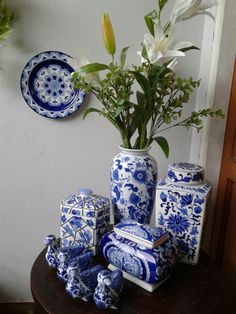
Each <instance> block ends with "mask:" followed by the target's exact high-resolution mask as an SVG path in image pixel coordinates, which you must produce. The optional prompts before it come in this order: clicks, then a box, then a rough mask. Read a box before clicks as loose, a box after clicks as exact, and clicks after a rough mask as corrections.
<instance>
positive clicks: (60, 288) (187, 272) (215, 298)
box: [31, 250, 235, 314]
mask: <svg viewBox="0 0 236 314" xmlns="http://www.w3.org/2000/svg"><path fill="white" fill-rule="evenodd" d="M44 256H45V250H43V251H42V252H41V253H40V255H39V256H38V257H37V259H36V260H35V262H34V265H33V267H32V270H31V291H32V295H33V298H34V301H35V310H36V313H51V314H67V313H68V314H74V313H76V314H82V313H86V314H90V313H91V314H93V313H113V314H115V313H116V312H120V313H124V314H126V313H127V314H132V313H135V314H148V313H155V314H165V313H166V314H167V313H168V314H175V313H176V314H177V313H179V314H180V313H181V314H185V313H186V314H195V313H197V314H199V313H200V314H203V313H207V314H211V313H224V314H226V312H225V311H224V310H223V309H222V295H223V288H224V287H223V283H222V275H221V272H220V271H219V269H218V268H217V267H216V266H215V264H214V263H213V261H212V260H211V259H210V258H209V257H208V256H207V255H206V254H205V253H203V252H202V254H201V257H200V261H199V263H198V265H197V266H190V265H185V264H178V265H177V266H176V268H175V271H174V273H173V274H172V276H171V277H170V278H169V279H168V280H167V281H166V282H165V283H163V284H162V285H161V286H160V287H159V288H158V289H157V290H156V291H155V292H153V293H149V292H146V291H145V290H143V289H141V288H139V287H137V286H136V285H134V284H132V283H131V282H129V281H127V280H125V284H124V289H123V292H122V294H121V296H120V306H119V310H118V311H115V310H111V309H108V310H100V309H98V308H97V307H96V305H95V304H94V303H93V301H92V300H91V301H90V302H88V303H87V302H84V301H82V300H79V299H72V298H71V297H70V296H69V295H67V293H66V291H65V284H64V283H63V282H62V281H60V280H59V279H58V278H57V275H56V270H55V269H51V268H50V267H48V265H47V263H46V261H45V259H44ZM94 260H95V262H96V263H101V262H102V263H104V262H103V259H102V258H99V257H96V258H95V259H94ZM220 309H221V310H220ZM227 313H228V312H227ZM229 313H230V312H229ZM232 313H235V312H232Z"/></svg>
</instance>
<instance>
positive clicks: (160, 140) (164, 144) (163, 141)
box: [154, 136, 170, 158]
mask: <svg viewBox="0 0 236 314" xmlns="http://www.w3.org/2000/svg"><path fill="white" fill-rule="evenodd" d="M154 140H155V141H156V142H157V144H158V145H159V146H160V148H161V149H162V151H163V153H164V154H165V156H166V158H168V157H169V152H170V149H169V144H168V142H167V140H166V139H165V138H164V137H163V136H157V137H155V138H154Z"/></svg>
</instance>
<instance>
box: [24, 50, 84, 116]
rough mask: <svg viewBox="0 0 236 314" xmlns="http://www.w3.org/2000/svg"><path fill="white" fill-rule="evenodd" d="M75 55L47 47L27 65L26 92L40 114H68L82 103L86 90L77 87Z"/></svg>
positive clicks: (29, 103) (26, 97) (30, 104)
mask: <svg viewBox="0 0 236 314" xmlns="http://www.w3.org/2000/svg"><path fill="white" fill-rule="evenodd" d="M71 59H72V58H71V57H70V56H69V55H67V54H65V53H62V52H59V51H45V52H41V53H39V54H37V55H36V56H34V57H33V58H31V59H30V60H29V61H28V62H27V64H26V65H25V67H24V69H23V71H22V74H21V79H20V85H21V91H22V95H23V97H24V99H25V101H26V103H27V104H28V105H29V106H30V108H31V109H33V110H34V111H35V112H37V113H38V114H40V115H42V116H45V117H48V118H53V119H55V118H64V117H66V116H68V115H70V114H72V113H73V112H75V111H76V110H77V109H79V108H80V106H81V105H82V103H83V101H84V99H85V93H84V92H83V91H81V90H74V88H73V83H72V82H71V73H72V72H74V69H73V68H72V67H71V65H70V60H71Z"/></svg>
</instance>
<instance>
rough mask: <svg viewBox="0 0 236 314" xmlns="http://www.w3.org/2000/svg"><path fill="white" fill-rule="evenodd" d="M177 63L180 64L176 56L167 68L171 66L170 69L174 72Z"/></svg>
mask: <svg viewBox="0 0 236 314" xmlns="http://www.w3.org/2000/svg"><path fill="white" fill-rule="evenodd" d="M177 64H178V61H177V58H174V59H173V60H172V61H171V62H170V63H169V64H168V65H167V68H169V69H170V70H171V71H173V72H176V69H177Z"/></svg>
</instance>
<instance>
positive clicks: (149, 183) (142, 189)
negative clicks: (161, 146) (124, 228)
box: [111, 147, 157, 224]
mask: <svg viewBox="0 0 236 314" xmlns="http://www.w3.org/2000/svg"><path fill="white" fill-rule="evenodd" d="M120 150H121V152H120V153H119V154H118V155H116V156H115V157H114V159H113V161H112V166H111V200H112V206H113V212H114V217H115V223H118V222H120V221H124V220H126V219H134V220H136V221H137V222H139V223H146V224H148V223H149V222H150V219H151V215H152V211H153V204H154V200H155V187H156V183H157V164H156V161H155V160H154V158H153V157H152V156H150V155H149V154H148V150H149V149H144V150H138V149H137V150H135V149H134V150H132V149H124V148H122V147H120Z"/></svg>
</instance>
